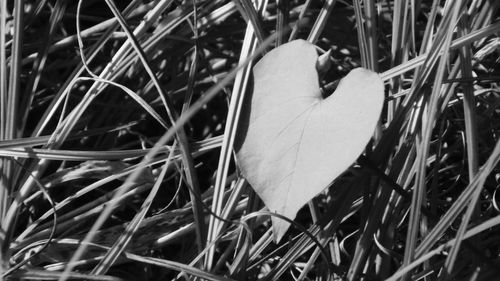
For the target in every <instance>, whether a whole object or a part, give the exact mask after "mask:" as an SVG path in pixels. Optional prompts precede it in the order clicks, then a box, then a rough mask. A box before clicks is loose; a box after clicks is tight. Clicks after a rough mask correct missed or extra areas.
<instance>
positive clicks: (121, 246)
mask: <svg viewBox="0 0 500 281" xmlns="http://www.w3.org/2000/svg"><path fill="white" fill-rule="evenodd" d="M174 148H175V144H174ZM172 154H173V150H170V153H169V155H168V158H167V160H166V161H165V164H164V165H163V167H162V169H161V172H160V175H159V176H158V178H157V179H156V182H155V184H154V186H153V188H152V189H151V191H150V192H149V195H148V197H147V198H146V199H145V200H144V202H143V203H142V206H141V209H140V210H139V212H137V214H136V215H135V216H134V218H133V219H132V220H131V221H130V223H129V225H128V226H127V228H126V229H125V231H124V232H123V234H122V235H120V237H119V238H118V239H117V240H116V242H115V244H113V246H112V247H111V249H109V251H108V252H107V253H106V255H105V256H104V258H103V259H102V260H101V261H100V262H99V264H98V265H97V266H96V267H94V269H93V270H92V272H91V274H97V275H100V274H105V273H106V272H107V271H108V270H109V268H110V267H111V266H112V265H113V263H114V262H115V261H116V260H117V259H118V257H119V256H120V255H121V254H122V253H123V252H124V251H125V249H126V248H127V245H128V243H129V242H130V239H132V236H133V235H134V234H135V233H136V231H137V229H138V228H139V225H140V223H141V222H142V221H143V219H144V217H145V216H146V212H147V211H148V210H149V207H151V203H152V202H153V200H154V198H155V197H156V194H157V193H158V190H159V189H160V186H161V184H162V182H163V179H164V178H165V175H166V174H167V168H168V166H169V163H170V161H171V160H172ZM193 205H194V204H193ZM195 221H196V220H195Z"/></svg>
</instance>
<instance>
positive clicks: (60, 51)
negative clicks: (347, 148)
mask: <svg viewBox="0 0 500 281" xmlns="http://www.w3.org/2000/svg"><path fill="white" fill-rule="evenodd" d="M254 4H255V5H254ZM498 8H499V3H497V2H496V1H487V0H474V1H417V2H415V1H393V2H388V1H370V0H365V1H357V0H356V1H330V0H326V1H311V0H305V1H278V0H277V1H260V0H259V1H255V3H253V1H248V0H235V1H225V0H224V1H223V0H215V1H208V0H198V1H173V0H154V1H136V0H132V1H113V0H106V1H90V0H88V1H80V2H76V1H64V0H48V1H22V0H19V1H1V3H0V167H1V169H0V171H1V176H0V218H1V226H2V231H1V233H0V241H1V250H0V262H1V264H0V268H1V269H2V270H1V274H2V275H1V276H2V279H5V280H17V279H28V280H48V279H49V280H53V279H58V280H67V279H82V280H157V279H160V278H166V279H176V278H177V279H190V278H198V279H206V280H244V279H248V280H255V279H264V280H290V279H292V278H297V279H299V280H313V279H315V280H424V279H425V280H491V279H492V278H494V276H496V275H498V272H497V271H498V267H496V266H495V265H496V264H497V263H498V255H499V249H500V245H499V243H498V229H497V225H498V224H499V223H500V219H499V216H498V215H499V212H500V208H499V202H500V201H499V200H500V199H499V198H498V194H497V190H498V186H499V183H498V174H499V173H500V170H499V169H498V160H499V159H500V144H499V142H498V132H499V128H498V125H497V124H498V123H499V122H498V121H499V115H498V113H499V111H498V104H499V102H498V101H499V92H500V88H499V85H498V84H499V82H498V81H499V79H500V73H499V69H500V68H499V67H498V63H499V61H498V46H499V42H500V39H499V38H498V30H499V28H500V23H499V22H498V19H499V14H498ZM298 38H303V39H307V40H308V41H309V42H312V43H314V44H316V45H317V46H318V47H319V48H321V49H323V50H331V54H332V58H331V60H332V67H331V68H330V70H329V71H328V73H326V74H325V75H323V76H322V77H323V78H322V81H321V83H322V85H323V90H324V91H325V93H329V92H332V91H333V89H334V88H335V86H336V84H337V82H338V79H340V78H341V77H343V76H344V75H345V74H346V73H347V72H348V71H349V70H351V69H353V68H355V67H358V66H363V67H365V68H369V69H372V70H374V71H377V72H379V73H380V76H381V77H382V79H383V80H384V83H385V86H386V101H385V106H384V110H383V114H382V117H381V121H380V125H379V127H378V129H377V131H376V133H375V136H374V140H373V145H372V146H369V147H368V148H367V150H366V153H365V154H363V155H362V156H360V158H359V159H358V160H357V161H356V164H354V165H353V166H352V167H351V168H350V169H349V170H348V171H347V172H346V173H345V174H344V175H342V176H341V177H340V178H338V179H337V180H336V181H335V182H334V183H333V184H332V186H330V187H329V188H328V189H326V190H325V191H324V192H323V193H321V194H320V195H319V196H317V197H316V198H315V199H314V200H313V201H312V202H311V203H310V204H309V205H308V206H307V207H305V208H303V209H302V210H301V211H300V212H299V215H298V217H297V219H296V220H295V221H296V224H295V227H292V228H291V230H289V232H288V233H287V235H286V237H285V238H284V239H283V241H282V242H280V243H279V244H275V243H273V242H272V233H271V230H270V219H269V218H270V217H269V214H268V213H266V212H265V211H264V210H263V205H262V202H260V200H259V198H258V197H257V196H256V195H255V194H254V192H253V191H252V189H251V188H250V186H248V184H247V183H246V181H245V179H244V178H242V177H241V176H240V175H239V174H238V171H237V169H236V168H235V167H236V165H235V163H234V157H233V150H232V146H233V142H234V137H235V134H236V133H237V128H238V108H239V106H241V103H242V98H243V96H244V93H245V92H246V91H249V90H250V86H249V85H250V83H251V80H250V72H251V67H252V64H253V62H255V61H256V60H258V59H259V58H260V57H261V56H262V55H263V54H264V53H265V52H267V51H268V50H270V49H271V48H273V47H275V46H279V45H280V44H283V43H285V42H287V41H289V40H292V39H298ZM360 83H362V81H361V82H360ZM332 157H334V156H332Z"/></svg>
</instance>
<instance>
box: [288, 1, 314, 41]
mask: <svg viewBox="0 0 500 281" xmlns="http://www.w3.org/2000/svg"><path fill="white" fill-rule="evenodd" d="M311 2H312V0H306V2H305V3H304V5H302V9H301V10H300V13H299V18H298V19H297V22H296V23H295V25H294V26H293V29H292V32H291V33H290V37H289V38H288V41H292V40H295V39H296V38H297V34H298V33H299V28H300V24H301V22H302V20H303V19H304V16H305V15H306V12H307V11H308V10H309V6H310V5H311Z"/></svg>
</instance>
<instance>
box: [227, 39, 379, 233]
mask: <svg viewBox="0 0 500 281" xmlns="http://www.w3.org/2000/svg"><path fill="white" fill-rule="evenodd" d="M317 60H318V55H317V53H316V49H315V47H314V45H312V44H310V43H308V42H307V41H304V40H296V41H292V42H290V43H287V44H285V45H282V46H281V47H279V48H276V49H274V50H272V51H271V52H269V53H268V54H267V55H266V56H264V57H263V58H262V60H260V61H259V62H258V63H257V64H256V66H255V67H254V69H253V75H254V89H253V93H252V94H251V95H249V96H247V100H246V102H245V104H244V109H243V113H242V118H241V119H242V120H241V122H240V126H241V127H240V128H239V132H238V138H237V140H236V146H235V147H236V151H237V154H236V155H237V159H238V165H239V167H240V170H241V172H242V174H243V176H244V177H245V178H246V179H247V180H248V182H249V183H250V185H251V186H252V187H253V189H254V190H255V192H257V194H258V195H259V196H260V198H261V199H262V200H263V201H264V204H265V205H266V206H267V207H268V208H269V210H270V211H272V212H276V213H278V214H281V215H284V216H286V217H288V218H290V219H293V218H295V216H296V214H297V212H298V210H299V209H300V208H301V207H302V206H304V204H305V203H307V202H308V201H309V200H311V199H312V198H313V197H314V196H316V195H317V194H318V193H319V192H321V191H322V190H323V189H325V188H326V187H328V186H329V185H330V184H331V183H332V181H333V180H334V179H335V178H336V177H338V176H339V175H340V174H341V173H342V172H344V171H345V170H346V169H347V168H348V167H349V166H350V165H351V164H352V163H353V162H354V161H355V160H356V158H357V157H358V156H359V154H360V153H361V152H362V151H363V149H364V147H365V146H366V144H367V143H368V141H369V140H370V138H371V136H372V134H373V131H374V128H375V125H376V124H377V121H378V119H379V116H380V112H381V110H382V105H383V101H384V87H383V83H382V80H381V79H380V77H379V76H378V75H377V74H376V73H374V72H372V71H370V70H367V69H362V68H357V69H354V70H352V71H351V72H350V73H349V74H348V75H347V76H346V77H345V78H344V79H342V80H341V82H340V83H339V85H338V87H337V90H336V91H335V92H334V93H333V94H332V95H331V96H329V97H328V98H326V99H323V98H322V96H321V91H320V87H319V81H318V72H317V69H316V64H317ZM272 223H273V233H274V238H275V241H279V240H280V239H281V237H282V236H283V235H284V234H285V232H286V230H287V229H288V227H289V223H287V222H285V221H283V220H280V219H279V218H275V217H273V218H272Z"/></svg>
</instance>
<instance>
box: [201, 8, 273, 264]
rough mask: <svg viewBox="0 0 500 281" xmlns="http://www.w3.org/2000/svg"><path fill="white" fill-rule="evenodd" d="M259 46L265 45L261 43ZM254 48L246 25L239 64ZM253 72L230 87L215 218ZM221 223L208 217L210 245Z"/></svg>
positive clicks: (209, 261) (210, 257)
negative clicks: (231, 88)
mask: <svg viewBox="0 0 500 281" xmlns="http://www.w3.org/2000/svg"><path fill="white" fill-rule="evenodd" d="M257 4H258V5H257V8H258V10H259V11H264V8H265V6H266V5H267V1H259V2H258V3H257ZM262 46H265V45H264V44H263V45H262ZM256 49H257V38H256V36H255V33H254V29H253V27H252V25H250V24H249V25H247V29H246V33H245V39H244V41H243V47H242V50H241V52H240V58H239V61H240V65H241V64H242V62H244V61H248V59H249V58H251V57H252V56H254V54H255V51H256ZM251 69H252V63H248V64H246V65H245V67H244V68H243V69H241V70H240V71H239V72H238V73H237V74H236V77H235V82H234V86H233V91H232V94H231V101H230V104H229V110H228V116H227V119H226V128H225V130H224V139H223V141H222V147H221V154H220V157H219V165H218V168H217V175H216V179H215V185H214V196H213V198H214V199H213V203H212V208H211V210H212V212H213V213H215V214H216V215H220V214H221V211H222V203H223V202H222V195H223V189H224V186H225V183H226V179H227V178H226V176H227V172H228V169H229V164H230V161H231V156H232V151H233V144H234V139H235V137H236V130H237V127H238V120H239V117H240V113H241V107H242V105H243V101H244V97H245V91H246V89H247V86H248V81H249V78H250V72H251ZM220 224H221V222H219V220H218V219H217V218H215V217H211V218H210V222H209V225H208V235H207V243H212V242H213V241H214V239H215V237H217V236H218V235H219V231H220V226H219V225H220ZM214 250H215V249H214V248H213V247H211V248H210V249H209V251H208V254H207V256H206V258H205V267H206V268H208V269H210V268H211V267H212V263H213V255H214Z"/></svg>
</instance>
